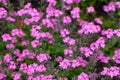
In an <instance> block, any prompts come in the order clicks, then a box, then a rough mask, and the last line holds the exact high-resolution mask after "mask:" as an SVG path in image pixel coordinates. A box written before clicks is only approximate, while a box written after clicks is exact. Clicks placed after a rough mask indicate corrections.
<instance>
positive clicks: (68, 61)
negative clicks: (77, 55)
mask: <svg viewBox="0 0 120 80" xmlns="http://www.w3.org/2000/svg"><path fill="white" fill-rule="evenodd" d="M70 65H71V64H70V60H68V59H64V60H63V61H62V62H60V64H59V66H60V67H61V68H63V69H67V68H68V67H69V66H70Z"/></svg>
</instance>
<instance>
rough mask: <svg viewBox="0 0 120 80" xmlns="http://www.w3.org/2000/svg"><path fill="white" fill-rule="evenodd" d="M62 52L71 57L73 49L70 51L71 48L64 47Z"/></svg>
mask: <svg viewBox="0 0 120 80" xmlns="http://www.w3.org/2000/svg"><path fill="white" fill-rule="evenodd" d="M64 54H65V55H66V56H70V57H72V55H73V51H72V50H71V49H65V50H64Z"/></svg>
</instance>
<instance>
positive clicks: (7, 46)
mask: <svg viewBox="0 0 120 80" xmlns="http://www.w3.org/2000/svg"><path fill="white" fill-rule="evenodd" d="M14 47H15V46H14V44H12V43H11V44H7V45H6V48H7V49H13V48H14Z"/></svg>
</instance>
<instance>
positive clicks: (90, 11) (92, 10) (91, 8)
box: [87, 6, 95, 13]
mask: <svg viewBox="0 0 120 80" xmlns="http://www.w3.org/2000/svg"><path fill="white" fill-rule="evenodd" d="M94 11H95V10H94V7H93V6H90V7H87V12H88V13H92V12H94Z"/></svg>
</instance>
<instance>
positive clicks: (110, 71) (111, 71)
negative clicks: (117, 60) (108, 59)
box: [101, 66, 120, 78]
mask: <svg viewBox="0 0 120 80" xmlns="http://www.w3.org/2000/svg"><path fill="white" fill-rule="evenodd" d="M119 71H120V68H119V67H117V66H111V67H110V68H107V67H104V69H103V71H102V72H101V75H107V76H110V77H111V78H112V77H114V76H118V75H120V73H119Z"/></svg>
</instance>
